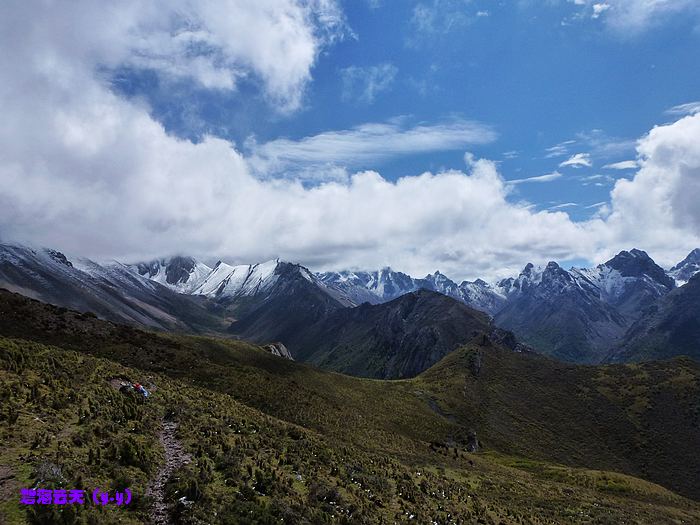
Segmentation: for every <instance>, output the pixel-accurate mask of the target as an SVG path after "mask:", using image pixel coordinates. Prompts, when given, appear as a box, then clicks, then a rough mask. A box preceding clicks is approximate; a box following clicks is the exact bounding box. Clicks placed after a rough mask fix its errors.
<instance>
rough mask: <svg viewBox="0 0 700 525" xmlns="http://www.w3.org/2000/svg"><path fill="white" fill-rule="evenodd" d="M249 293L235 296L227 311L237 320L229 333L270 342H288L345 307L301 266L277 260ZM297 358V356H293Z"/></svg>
mask: <svg viewBox="0 0 700 525" xmlns="http://www.w3.org/2000/svg"><path fill="white" fill-rule="evenodd" d="M258 283H263V285H262V286H259V287H258V288H257V289H256V290H257V293H256V294H254V295H251V296H248V297H246V296H234V297H232V298H231V299H229V301H230V303H229V304H230V306H229V308H230V310H231V311H232V312H233V314H234V315H235V317H236V320H235V321H234V322H233V323H232V324H231V326H230V327H229V332H230V333H232V334H235V335H237V336H239V337H241V338H243V339H246V340H249V341H253V342H258V343H269V342H273V341H281V342H282V343H284V344H285V345H286V346H287V347H288V348H289V349H290V350H292V353H294V352H293V347H292V346H290V341H293V340H294V339H295V338H296V337H298V334H299V333H302V332H304V331H305V330H307V329H308V327H310V326H312V325H313V324H314V323H316V322H318V321H319V320H321V319H324V318H326V317H327V316H328V315H330V314H331V313H332V312H334V311H337V310H340V309H342V308H344V305H343V304H342V303H341V302H340V301H338V300H336V299H335V298H333V297H332V296H331V295H330V294H329V293H328V292H327V290H326V289H325V287H323V286H321V285H319V283H318V282H317V281H316V279H315V278H314V277H313V276H312V275H311V274H310V272H309V271H308V270H307V269H306V268H304V267H303V266H299V265H297V264H291V263H285V262H279V263H276V265H275V267H274V269H273V270H272V272H271V273H270V274H269V275H268V276H267V277H266V279H265V280H261V281H258ZM295 358H296V356H295Z"/></svg>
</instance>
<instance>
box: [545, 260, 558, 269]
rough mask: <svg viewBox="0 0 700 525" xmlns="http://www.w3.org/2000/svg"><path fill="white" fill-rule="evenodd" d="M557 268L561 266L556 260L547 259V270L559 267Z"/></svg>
mask: <svg viewBox="0 0 700 525" xmlns="http://www.w3.org/2000/svg"><path fill="white" fill-rule="evenodd" d="M559 268H561V267H560V266H559V265H558V264H557V263H556V262H554V261H549V262H548V263H547V269H548V270H556V269H559Z"/></svg>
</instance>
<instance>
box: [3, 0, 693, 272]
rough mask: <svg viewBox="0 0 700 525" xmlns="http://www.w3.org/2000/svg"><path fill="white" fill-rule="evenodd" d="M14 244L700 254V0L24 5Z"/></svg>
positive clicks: (446, 268)
mask: <svg viewBox="0 0 700 525" xmlns="http://www.w3.org/2000/svg"><path fill="white" fill-rule="evenodd" d="M0 45H1V46H2V49H3V53H2V55H1V56H0V110H2V116H3V118H2V119H0V240H1V241H3V242H19V243H24V244H31V245H41V246H48V247H52V248H57V249H60V250H63V251H65V252H67V253H71V254H80V255H84V256H88V257H92V258H95V259H98V260H105V259H111V258H116V259H119V260H123V261H130V262H131V261H137V260H145V259H150V258H154V257H161V256H167V255H175V254H192V255H194V256H197V257H201V258H206V259H207V260H211V259H212V258H222V259H225V260H227V261H229V262H232V263H251V262H256V261H262V260H267V259H270V258H275V257H280V258H283V259H286V260H291V261H295V262H299V263H301V264H304V265H306V266H308V267H310V268H311V269H313V270H330V269H376V268H379V267H384V266H391V267H393V268H394V269H397V270H402V271H406V272H408V273H411V274H413V275H417V276H421V275H424V274H426V273H428V272H433V271H435V270H437V269H439V270H441V271H442V272H443V273H445V274H447V275H449V276H450V277H453V278H455V279H463V278H469V279H473V278H477V277H481V278H486V279H495V278H498V277H503V276H507V275H512V274H514V273H516V274H517V272H518V271H520V270H521V269H522V267H523V266H524V265H525V264H526V263H527V262H530V261H531V262H534V263H536V264H543V263H546V262H547V261H549V260H556V261H558V262H560V263H561V264H563V265H577V266H585V265H591V264H597V263H600V262H603V261H605V260H607V259H608V258H610V257H611V256H612V255H614V254H615V253H617V252H618V251H620V250H623V249H631V248H633V247H636V248H640V249H644V250H646V251H648V252H649V254H650V255H651V256H652V257H653V258H654V259H655V260H656V261H657V262H658V263H660V264H662V265H664V266H667V267H668V266H671V265H673V264H674V263H676V262H678V261H679V260H681V259H682V258H683V257H684V256H685V255H686V254H687V253H688V252H689V251H690V250H692V249H693V248H696V247H698V246H700V206H698V205H697V203H698V202H700V63H699V62H698V59H697V57H698V56H700V3H698V2H697V1H695V0H599V1H595V0H594V1H589V0H511V1H507V2H506V1H497V0H416V1H414V0H402V1H390V0H353V1H341V0H205V1H198V2H193V1H188V0H170V1H167V2H166V1H164V0H155V1H153V2H149V3H148V4H143V3H142V2H137V1H135V0H121V1H103V2H99V3H97V2H90V1H87V0H76V1H73V2H70V3H63V2H49V1H38V0H29V1H26V0H25V1H22V2H20V1H14V0H10V1H7V2H3V3H2V4H1V5H0Z"/></svg>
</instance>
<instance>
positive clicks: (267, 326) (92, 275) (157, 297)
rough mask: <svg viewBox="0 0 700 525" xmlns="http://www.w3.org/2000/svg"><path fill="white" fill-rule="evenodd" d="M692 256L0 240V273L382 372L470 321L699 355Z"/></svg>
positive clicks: (548, 340) (645, 355)
mask: <svg viewBox="0 0 700 525" xmlns="http://www.w3.org/2000/svg"><path fill="white" fill-rule="evenodd" d="M699 261H700V250H694V251H693V252H691V253H690V254H689V255H688V257H686V258H685V259H684V260H683V261H681V262H680V263H679V264H677V265H675V266H674V267H673V268H672V269H670V270H669V271H666V270H664V269H663V268H661V267H660V266H658V265H657V264H656V263H655V262H654V261H653V260H652V259H651V258H650V257H649V256H648V254H647V253H646V252H644V251H641V250H637V249H632V250H630V251H623V252H620V253H619V254H618V255H616V256H615V257H613V258H612V259H610V260H609V261H607V262H606V263H604V264H600V265H598V266H596V267H594V268H571V269H570V270H565V269H564V268H562V267H560V266H559V265H558V264H557V263H556V262H550V263H549V264H547V265H546V266H545V267H536V266H534V265H533V264H527V265H526V266H525V268H524V269H523V271H522V272H520V274H519V275H518V276H516V277H511V278H508V279H502V280H500V281H498V282H494V283H487V282H485V281H484V280H480V279H477V280H475V281H463V282H461V283H460V284H457V283H456V282H454V281H452V280H451V279H449V278H448V277H447V276H445V275H443V274H442V273H440V272H439V271H436V272H435V273H433V274H429V275H427V276H425V277H423V278H414V277H411V276H409V275H407V274H405V273H401V272H395V271H393V270H391V269H390V268H385V269H382V270H378V271H373V272H351V271H343V272H325V273H318V274H316V273H313V272H311V271H310V270H308V269H307V268H305V267H303V266H301V265H299V264H294V263H291V262H285V261H281V260H271V261H267V262H263V263H259V264H252V265H229V264H227V263H225V262H222V261H219V262H217V263H216V264H215V265H213V266H209V265H207V264H205V263H203V262H200V261H197V260H196V259H194V258H193V257H187V256H177V257H171V258H166V259H159V260H154V261H149V262H143V263H136V264H122V263H120V262H116V261H112V262H109V263H106V264H98V263H96V262H93V261H90V260H88V259H85V258H80V257H77V258H72V257H71V258H70V259H69V258H68V257H66V256H65V255H63V254H61V253H60V252H57V251H55V250H50V249H30V248H27V247H23V246H16V245H0V287H4V288H7V289H9V290H12V291H16V292H19V293H22V294H24V295H28V296H30V297H33V298H37V299H40V300H42V301H45V302H49V303H52V304H56V305H59V306H64V307H68V308H73V309H77V310H81V311H91V312H94V313H95V314H96V315H98V316H99V317H102V318H104V319H108V320H112V321H115V322H127V323H132V324H137V325H143V326H147V327H151V328H155V329H161V330H169V331H186V332H194V333H202V334H218V335H224V336H226V337H237V338H242V339H246V340H249V341H252V342H255V343H260V344H265V343H272V342H275V343H276V342H281V343H282V344H283V345H284V346H285V347H286V348H288V349H289V351H290V352H291V355H292V356H293V357H294V359H297V360H302V361H304V360H308V361H309V362H312V363H315V364H317V365H319V366H323V367H326V368H328V369H331V370H335V371H340V372H345V373H354V374H358V375H364V376H368V377H380V378H394V377H409V376H412V375H416V374H418V373H420V372H421V371H422V370H425V369H426V368H427V367H429V366H431V365H432V364H434V363H436V362H437V361H438V360H439V359H441V358H442V357H444V356H445V355H447V354H448V353H449V352H450V351H452V350H453V349H454V348H456V347H457V346H459V345H460V344H464V343H465V342H466V341H467V340H468V339H469V337H471V335H472V334H473V332H474V328H475V327H476V328H478V330H481V331H485V332H488V331H493V330H495V329H500V330H501V332H502V334H508V335H503V336H502V337H503V339H504V340H512V341H515V342H513V343H512V344H511V345H510V346H512V347H515V346H516V345H518V344H519V345H520V348H531V349H532V350H534V351H536V352H538V353H542V354H544V355H548V356H551V357H554V358H557V359H560V360H564V361H570V362H575V363H589V364H591V363H601V362H609V361H614V362H620V361H638V360H645V359H654V358H655V357H654V356H657V355H660V356H664V357H670V356H673V355H679V354H690V355H693V356H697V350H696V349H697V342H698V341H700V338H699V337H698V334H697V331H696V330H695V326H696V324H694V321H695V320H696V319H694V318H693V317H692V315H685V316H682V315H679V313H678V311H679V310H681V311H688V310H690V311H691V312H694V311H697V304H698V303H697V301H698V297H697V294H695V293H693V290H694V288H695V286H696V284H695V281H694V280H693V275H695V274H697V273H698V270H700V262H699ZM421 290H427V291H430V292H434V294H433V295H430V294H426V293H423V292H420V291H421ZM438 294H439V295H438ZM690 305H696V306H695V310H692V308H691V306H690ZM679 319H685V320H686V321H685V322H681V321H679ZM509 332H512V333H509ZM650 333H653V334H655V335H654V341H656V342H655V343H654V344H655V345H656V346H655V347H654V349H653V350H650V347H649V344H647V343H649V341H650V339H649V337H648V336H647V335H644V334H650ZM516 339H517V341H516ZM518 341H519V342H518ZM640 341H643V342H644V344H642V342H640ZM678 341H683V345H678V344H676V343H677V342H678Z"/></svg>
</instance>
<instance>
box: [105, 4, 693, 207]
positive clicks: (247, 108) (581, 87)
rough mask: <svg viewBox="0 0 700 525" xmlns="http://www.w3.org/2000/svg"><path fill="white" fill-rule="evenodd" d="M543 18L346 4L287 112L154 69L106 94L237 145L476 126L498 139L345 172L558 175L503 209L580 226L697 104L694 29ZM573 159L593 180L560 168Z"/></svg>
mask: <svg viewBox="0 0 700 525" xmlns="http://www.w3.org/2000/svg"><path fill="white" fill-rule="evenodd" d="M514 4H515V6H514ZM543 4H544V7H543ZM547 4H548V3H547V2H529V3H528V2H521V3H517V2H496V1H483V0H482V1H465V0H444V1H432V2H431V1H427V2H421V1H418V2H412V1H405V2H404V1H402V2H390V1H388V0H384V1H379V0H376V1H374V2H372V1H353V2H345V3H344V4H343V6H342V7H343V10H344V12H345V16H346V20H347V25H348V31H347V33H346V35H345V38H344V39H343V40H342V41H339V42H336V43H334V44H333V45H332V46H329V47H328V48H327V49H326V50H324V52H323V53H322V54H321V55H320V56H319V58H318V61H317V63H316V65H315V66H314V68H313V70H312V76H313V80H312V81H311V82H310V83H309V84H308V86H307V88H306V93H305V96H304V99H303V103H302V107H301V109H299V110H298V111H295V112H293V113H291V114H284V113H280V112H279V111H277V110H276V109H275V108H274V107H270V105H269V104H267V103H266V101H265V100H264V99H263V98H262V97H260V96H259V94H258V93H257V91H256V87H255V86H254V85H252V86H246V85H243V86H242V88H241V89H240V90H239V91H237V92H226V91H212V90H207V89H197V88H196V87H193V86H192V83H191V82H189V81H185V82H181V83H180V85H179V86H176V87H175V89H174V88H173V82H172V81H170V80H168V79H165V80H164V79H162V78H159V77H158V76H157V75H156V74H155V73H153V72H151V71H144V70H137V71H133V70H131V71H129V70H122V71H119V72H118V73H117V75H116V77H115V78H116V82H115V89H117V90H119V91H121V92H122V93H125V94H128V95H129V96H140V97H144V98H145V99H146V100H147V101H148V102H149V103H150V104H151V106H152V108H153V112H152V114H153V115H154V116H155V118H157V119H158V120H159V121H160V122H162V123H163V124H164V125H165V126H166V128H167V130H168V131H169V132H171V133H173V134H176V135H178V136H182V137H188V138H191V139H193V140H197V139H198V138H200V137H201V135H202V133H204V132H206V133H213V134H215V135H217V136H221V137H224V138H226V139H228V140H231V141H234V142H236V143H237V144H239V145H243V144H245V142H246V140H247V139H249V138H250V137H251V136H252V137H255V139H256V141H257V142H258V143H265V142H268V141H272V140H275V139H278V138H280V137H284V138H288V139H292V140H300V139H303V138H304V137H309V136H314V135H318V134H320V133H323V132H327V131H337V130H347V129H351V128H353V127H355V126H358V125H362V124H365V123H381V122H386V121H390V120H391V119H396V118H399V117H403V118H404V119H405V121H406V122H407V123H413V124H418V123H424V124H428V125H431V124H435V123H438V122H445V121H450V120H454V119H467V120H470V121H478V122H480V123H482V124H484V125H486V126H490V127H492V128H493V130H494V131H495V133H496V134H497V136H498V138H497V139H495V140H493V141H492V142H490V143H488V144H480V145H474V146H472V145H464V144H457V145H454V146H453V147H451V148H449V149H446V150H445V151H439V150H437V151H428V152H423V153H418V154H410V153H401V154H397V155H391V156H390V157H389V158H384V159H374V158H373V159H368V160H365V161H358V162H357V163H356V164H351V165H349V166H348V167H349V168H350V169H351V170H361V169H373V170H378V171H380V172H381V173H382V175H383V176H384V177H386V178H387V179H389V180H395V179H396V178H398V177H401V176H405V175H416V174H419V173H421V172H423V171H426V170H430V171H439V170H441V169H446V168H448V169H449V168H454V169H463V168H464V161H463V156H464V153H465V151H466V150H469V151H471V152H473V153H474V154H476V155H477V156H479V157H485V158H489V159H493V160H496V161H498V162H499V163H500V170H501V174H502V176H503V177H504V178H505V179H506V180H516V179H526V178H530V177H537V176H542V175H547V174H551V173H553V172H557V171H558V172H559V173H560V174H561V177H560V178H557V179H554V180H552V181H551V182H546V183H534V182H532V183H523V184H518V185H517V188H515V189H514V191H513V192H512V195H511V198H512V199H515V200H517V199H525V200H527V201H528V202H530V203H532V204H534V205H536V207H537V209H560V210H564V211H566V212H567V213H568V214H569V215H571V217H572V218H574V219H585V218H588V217H590V216H592V215H594V214H595V213H596V211H597V207H596V206H594V205H596V204H598V203H601V202H607V201H608V199H609V193H610V189H611V187H612V185H613V183H614V181H615V180H616V179H618V178H620V177H625V176H627V177H630V176H631V175H632V174H633V173H634V170H631V169H627V170H616V169H610V168H604V166H607V165H609V164H613V163H617V162H621V161H628V160H632V159H634V158H635V156H636V152H635V142H636V140H637V139H638V138H639V137H641V136H642V135H643V134H645V133H646V132H647V131H648V130H649V129H651V128H652V127H653V126H654V125H655V124H659V123H663V122H665V121H667V120H670V118H669V116H668V115H667V114H665V112H666V111H667V110H668V109H669V108H672V107H674V106H677V105H679V104H683V103H686V102H688V101H692V100H695V99H696V98H698V93H700V68H699V67H698V49H699V47H700V29H698V27H699V26H698V20H697V19H696V18H692V17H685V16H680V15H678V16H674V15H669V16H666V17H665V18H664V19H663V21H662V22H660V23H649V25H648V26H645V27H643V28H641V29H635V28H631V27H629V26H625V25H623V26H622V27H621V28H617V27H611V25H610V24H609V23H607V21H606V19H605V18H603V17H598V18H593V11H592V7H591V6H590V5H584V6H581V5H576V4H575V3H573V2H550V3H549V4H550V5H547ZM557 145H559V146H560V147H559V148H557V149H553V148H555V147H556V146H557ZM580 153H582V154H585V155H588V156H590V160H589V163H590V164H591V166H587V165H582V164H579V165H577V166H564V167H560V164H561V163H562V162H565V161H566V160H568V159H569V158H571V157H572V156H573V155H575V154H580ZM329 157H332V155H329ZM338 164H339V165H341V166H347V164H344V163H343V162H340V163H338Z"/></svg>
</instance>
